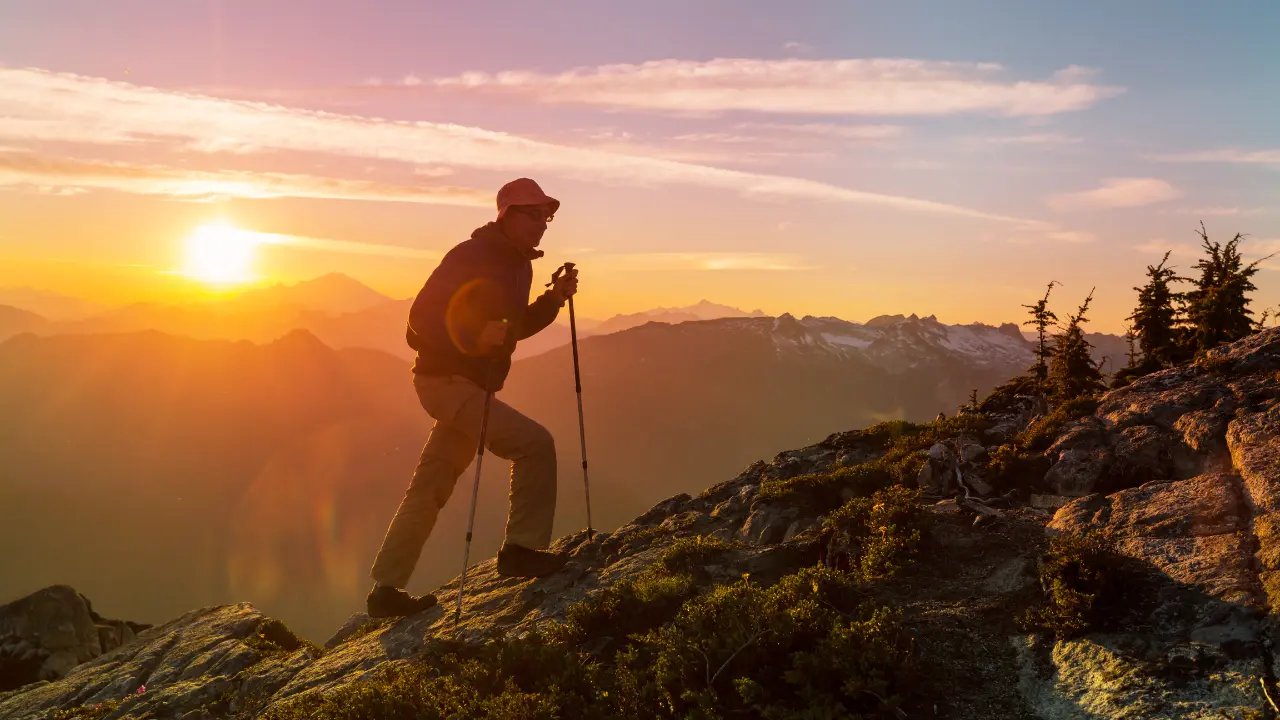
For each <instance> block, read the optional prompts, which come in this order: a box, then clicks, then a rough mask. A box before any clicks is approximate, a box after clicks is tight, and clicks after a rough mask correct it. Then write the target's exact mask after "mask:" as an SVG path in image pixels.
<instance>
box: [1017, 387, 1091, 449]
mask: <svg viewBox="0 0 1280 720" xmlns="http://www.w3.org/2000/svg"><path fill="white" fill-rule="evenodd" d="M1098 405H1099V400H1098V398H1097V397H1096V396H1084V397H1078V398H1075V399H1074V400H1068V401H1067V402H1065V403H1062V404H1061V405H1058V406H1057V407H1055V408H1053V410H1051V411H1050V412H1049V413H1048V414H1046V415H1044V416H1043V417H1041V418H1039V419H1038V420H1036V421H1035V422H1033V423H1031V424H1030V425H1029V426H1027V429H1026V430H1023V431H1022V432H1021V433H1019V434H1018V437H1017V438H1015V440H1014V445H1015V446H1016V447H1018V448H1019V449H1022V450H1025V451H1028V452H1044V451H1045V450H1048V449H1049V446H1050V445H1052V444H1053V443H1054V441H1055V440H1057V439H1058V436H1059V435H1061V434H1062V429H1063V428H1064V427H1066V426H1067V423H1070V422H1072V421H1075V420H1079V419H1080V418H1083V417H1087V416H1089V415H1092V414H1093V413H1094V412H1095V411H1097V409H1098Z"/></svg>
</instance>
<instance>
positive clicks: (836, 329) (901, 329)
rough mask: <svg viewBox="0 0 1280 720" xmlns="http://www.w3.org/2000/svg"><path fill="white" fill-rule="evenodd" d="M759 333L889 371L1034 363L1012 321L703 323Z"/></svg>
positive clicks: (781, 347)
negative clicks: (962, 364) (863, 361)
mask: <svg viewBox="0 0 1280 720" xmlns="http://www.w3.org/2000/svg"><path fill="white" fill-rule="evenodd" d="M713 324H714V325H719V326H720V327H722V328H723V329H724V330H730V331H745V332H753V333H762V334H765V335H767V336H768V337H769V338H770V339H771V340H772V342H773V344H774V347H775V348H776V349H777V351H778V352H779V353H782V352H801V353H818V354H822V353H829V354H832V355H835V356H839V357H846V358H857V359H861V360H865V361H866V362H868V363H870V364H872V365H874V366H876V367H878V368H881V369H883V370H887V371H889V372H892V373H898V372H903V371H905V370H909V369H913V368H928V367H935V366H938V365H941V364H945V363H955V362H960V363H964V364H968V365H970V366H972V367H974V368H982V369H988V368H990V369H1005V368H1008V369H1010V370H1012V371H1013V372H1015V373H1016V372H1019V371H1020V370H1022V369H1025V368H1026V367H1028V366H1029V365H1031V364H1032V363H1033V362H1034V361H1035V356H1034V355H1033V354H1032V345H1031V343H1029V342H1027V341H1026V340H1025V339H1024V338H1023V337H1022V335H1021V334H1020V333H1019V332H1018V327H1017V326H1016V325H1014V324H1013V323H1005V324H1004V325H1001V326H999V327H995V326H992V325H984V324H982V323H973V324H970V325H944V324H943V323H940V322H938V319H937V317H936V316H934V315H930V316H928V317H925V318H920V317H917V316H916V315H910V316H907V317H904V316H902V315H881V316H880V317H877V318H873V319H872V320H869V321H867V322H866V323H865V324H860V323H855V322H850V321H848V320H841V319H839V318H834V317H813V316H811V315H806V316H804V317H802V318H800V319H796V318H795V317H793V316H792V315H790V314H787V313H784V314H783V315H780V316H778V317H776V318H729V319H724V320H718V321H714V323H708V326H711V325H713Z"/></svg>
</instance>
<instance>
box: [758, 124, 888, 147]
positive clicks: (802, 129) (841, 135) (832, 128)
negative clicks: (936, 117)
mask: <svg viewBox="0 0 1280 720" xmlns="http://www.w3.org/2000/svg"><path fill="white" fill-rule="evenodd" d="M735 127H736V128H737V129H740V130H771V131H777V132H783V133H794V134H798V135H813V136H818V137H828V138H838V139H840V140H849V141H853V142H866V141H878V140H893V139H896V138H899V137H902V135H903V133H905V132H906V128H904V127H902V126H901V125H837V124H834V123H798V124H786V123H739V124H738V125H736V126H735Z"/></svg>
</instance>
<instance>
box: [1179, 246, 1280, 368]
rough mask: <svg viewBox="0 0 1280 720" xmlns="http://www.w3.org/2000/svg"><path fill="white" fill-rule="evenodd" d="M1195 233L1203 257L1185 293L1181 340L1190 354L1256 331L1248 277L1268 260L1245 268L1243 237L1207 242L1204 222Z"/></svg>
mask: <svg viewBox="0 0 1280 720" xmlns="http://www.w3.org/2000/svg"><path fill="white" fill-rule="evenodd" d="M1198 234H1199V235H1200V239H1201V241H1203V248H1204V252H1205V257H1202V258H1200V260H1199V261H1198V262H1197V263H1196V269H1197V270H1199V271H1200V277H1199V278H1197V279H1193V280H1192V281H1191V282H1192V284H1193V285H1195V289H1194V290H1191V291H1190V292H1188V293H1187V294H1186V304H1187V311H1186V313H1187V316H1186V325H1187V334H1186V336H1185V338H1184V344H1185V348H1186V350H1187V351H1188V352H1189V353H1193V354H1200V353H1203V352H1206V351H1208V350H1212V349H1213V348H1215V347H1217V346H1219V345H1222V344H1223V343H1229V342H1234V341H1236V340H1239V339H1240V338H1243V337H1246V336H1248V335H1249V334H1251V333H1252V332H1253V331H1254V330H1255V329H1256V326H1255V323H1254V321H1253V320H1252V319H1251V318H1250V316H1251V315H1253V311H1252V310H1250V309H1249V302H1250V298H1249V293H1250V292H1252V291H1254V290H1257V287H1256V286H1255V285H1254V284H1253V281H1252V279H1251V278H1252V277H1253V276H1254V275H1256V274H1257V273H1258V269H1259V268H1258V265H1259V264H1260V263H1262V262H1263V261H1264V260H1267V259H1268V258H1270V257H1271V256H1270V255H1268V256H1267V257H1265V258H1262V259H1260V260H1255V261H1254V262H1252V263H1250V264H1249V265H1244V260H1243V259H1242V258H1241V257H1240V249H1239V246H1240V241H1241V240H1243V239H1244V235H1242V234H1240V233H1236V236H1235V237H1234V238H1232V239H1231V240H1230V241H1229V242H1228V243H1227V244H1226V245H1222V244H1221V243H1218V242H1215V241H1211V240H1209V233H1208V232H1207V231H1206V230H1205V228H1204V223H1203V222H1202V223H1200V231H1199V233H1198Z"/></svg>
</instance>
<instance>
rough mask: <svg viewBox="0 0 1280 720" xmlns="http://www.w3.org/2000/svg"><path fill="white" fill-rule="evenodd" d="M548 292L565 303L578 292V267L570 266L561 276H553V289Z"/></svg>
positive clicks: (562, 303) (561, 302)
mask: <svg viewBox="0 0 1280 720" xmlns="http://www.w3.org/2000/svg"><path fill="white" fill-rule="evenodd" d="M547 292H549V293H551V296H552V297H554V298H555V299H556V301H557V302H559V303H560V304H561V305H564V304H565V303H566V302H567V301H568V300H569V298H571V297H573V295H574V293H576V292H578V269H577V268H569V269H567V270H566V271H565V273H564V274H563V275H561V276H560V277H558V278H557V277H554V276H553V277H552V278H551V289H550V290H548V291H547Z"/></svg>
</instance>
